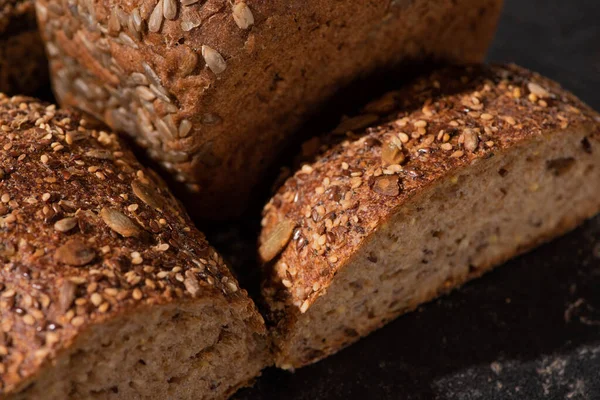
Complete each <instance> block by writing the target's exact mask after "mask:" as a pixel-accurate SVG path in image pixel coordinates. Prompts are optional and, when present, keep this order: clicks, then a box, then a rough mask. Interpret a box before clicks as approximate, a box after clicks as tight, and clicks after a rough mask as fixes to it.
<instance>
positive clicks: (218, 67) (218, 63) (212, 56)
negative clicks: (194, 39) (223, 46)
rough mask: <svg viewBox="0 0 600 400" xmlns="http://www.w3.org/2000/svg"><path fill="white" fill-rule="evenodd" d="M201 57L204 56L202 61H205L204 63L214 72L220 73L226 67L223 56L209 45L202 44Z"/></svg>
mask: <svg viewBox="0 0 600 400" xmlns="http://www.w3.org/2000/svg"><path fill="white" fill-rule="evenodd" d="M202 57H204V61H205V62H206V65H208V68H210V70H211V71H212V72H214V73H215V74H220V73H222V72H223V71H225V69H226V68H227V64H226V63H225V60H224V59H223V56H221V54H219V52H218V51H216V50H215V49H213V48H212V47H210V46H206V45H203V46H202Z"/></svg>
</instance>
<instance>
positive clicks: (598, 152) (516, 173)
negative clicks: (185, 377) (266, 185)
mask: <svg viewBox="0 0 600 400" xmlns="http://www.w3.org/2000/svg"><path fill="white" fill-rule="evenodd" d="M392 109H393V110H394V112H392V113H391V114H390V113H389V112H390V110H392ZM365 110H368V111H370V112H371V113H372V114H371V120H379V122H378V123H374V124H373V125H372V127H371V128H368V129H367V130H366V132H365V131H364V130H363V129H354V128H352V127H351V125H352V123H356V121H358V122H360V118H363V119H364V118H365V117H364V115H363V116H362V117H358V118H354V119H348V120H345V122H342V124H345V125H344V128H343V129H340V130H338V132H339V133H341V135H339V134H338V135H337V136H338V138H337V139H336V138H335V135H333V136H331V135H330V136H326V137H324V138H322V139H321V141H320V143H321V145H322V148H321V150H322V152H321V153H320V154H318V155H317V156H316V161H313V162H309V163H307V164H305V165H304V166H303V167H302V168H301V169H300V170H299V171H298V172H297V173H296V174H295V175H294V177H292V178H290V179H289V180H288V181H287V182H286V184H284V186H283V187H282V188H281V189H280V191H279V192H278V194H277V195H276V196H275V197H274V198H273V199H272V201H271V202H270V203H269V204H268V205H267V207H266V208H265V213H264V219H263V225H264V228H263V233H262V235H261V248H260V253H261V255H262V258H263V260H265V261H271V259H272V260H273V261H271V263H270V264H269V265H267V266H266V267H265V271H264V272H265V274H266V275H265V282H264V284H263V294H264V297H265V300H266V303H267V305H268V306H267V307H268V309H269V320H270V322H271V324H272V325H273V335H274V338H275V339H274V341H275V345H276V351H277V354H276V363H277V365H278V366H280V367H282V368H288V369H293V368H297V367H301V366H304V365H306V364H309V363H312V362H315V361H318V360H320V359H321V358H323V357H325V356H327V355H329V354H332V353H334V352H336V351H338V350H339V349H341V348H343V347H344V346H346V345H348V344H350V343H352V342H354V341H356V340H358V339H359V338H360V337H361V336H365V335H367V334H368V333H370V332H371V331H372V330H374V329H376V328H378V327H381V326H382V325H384V324H385V323H386V322H388V321H390V320H392V319H394V318H395V317H397V316H398V315H401V314H402V313H405V312H407V311H410V310H412V309H414V308H416V307H417V306H418V305H419V304H422V303H424V302H426V301H429V300H431V299H433V298H435V297H436V296H438V295H440V294H442V293H445V292H448V291H449V290H451V289H453V288H456V287H457V286H459V285H461V284H463V283H464V282H466V281H467V280H469V279H471V278H474V277H477V276H479V275H481V274H482V273H484V272H486V271H488V270H490V269H491V268H492V267H494V266H496V265H498V264H500V263H502V262H503V261H505V260H507V259H509V258H511V257H513V256H515V255H517V254H519V253H522V252H524V251H526V250H528V249H530V248H531V247H533V246H535V245H536V244H539V243H541V242H543V241H546V240H549V239H551V238H553V237H555V236H557V235H560V234H562V233H564V232H566V231H568V230H570V229H572V228H574V227H575V226H576V225H577V224H578V223H580V222H581V221H583V220H584V219H586V218H589V217H591V216H593V215H595V214H596V213H598V212H599V211H600V118H599V116H598V114H596V113H594V112H593V111H592V110H590V109H589V108H588V107H587V106H585V105H584V104H582V103H581V102H579V101H578V100H577V99H576V98H574V97H573V96H572V95H570V94H568V93H566V92H565V91H564V90H562V89H561V88H560V87H559V86H558V85H557V84H555V83H553V82H551V81H549V80H547V79H544V78H542V77H540V76H538V75H536V74H533V73H530V72H528V71H525V70H523V69H520V68H518V67H515V66H506V67H504V66H477V67H467V68H458V67H457V68H450V69H446V70H441V71H438V72H436V73H434V74H433V75H432V76H430V77H429V78H428V79H420V80H418V81H416V82H414V83H413V84H411V85H409V86H407V87H406V88H403V89H401V90H400V91H398V92H394V93H391V94H390V95H388V96H385V97H384V98H382V99H379V100H377V101H375V102H373V103H370V104H369V105H367V107H366V108H365ZM378 110H383V111H384V112H383V113H382V114H384V116H381V117H380V116H378V115H377V114H376V111H378ZM367 115H368V114H367ZM353 121H354V122H353ZM361 128H364V127H361ZM339 136H341V139H340V138H339ZM313 147H314V146H313ZM540 273H541V274H542V273H543V271H540Z"/></svg>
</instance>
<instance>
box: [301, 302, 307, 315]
mask: <svg viewBox="0 0 600 400" xmlns="http://www.w3.org/2000/svg"><path fill="white" fill-rule="evenodd" d="M308 307H309V304H308V300H305V301H304V302H303V303H302V306H300V312H301V313H302V314H304V313H305V312H306V311H308Z"/></svg>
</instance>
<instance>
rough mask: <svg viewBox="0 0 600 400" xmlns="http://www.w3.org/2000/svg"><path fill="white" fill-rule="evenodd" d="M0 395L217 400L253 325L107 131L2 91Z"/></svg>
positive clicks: (249, 307)
mask: <svg viewBox="0 0 600 400" xmlns="http://www.w3.org/2000/svg"><path fill="white" fill-rule="evenodd" d="M0 126H1V127H2V133H1V134H0V147H1V148H2V149H3V151H2V152H0V260H1V261H2V267H1V268H0V317H1V321H0V328H1V331H0V355H1V358H0V397H1V398H3V399H44V400H54V399H56V400H59V399H60V400H64V399H167V398H168V399H221V398H225V397H227V396H229V395H231V394H232V393H233V392H235V390H236V389H237V388H239V387H241V386H243V385H247V384H248V383H249V382H251V381H252V380H253V379H254V378H255V377H256V376H258V375H259V374H260V371H261V369H262V368H264V367H265V366H266V365H267V364H269V362H270V355H269V352H268V349H267V337H266V330H265V326H264V321H263V319H262V317H261V316H260V314H259V313H258V311H257V309H256V307H255V305H254V303H253V302H252V301H251V300H250V298H249V297H248V296H247V293H246V291H245V290H243V289H241V288H240V287H239V285H238V283H237V281H236V279H235V278H234V277H233V276H232V275H231V273H230V271H229V270H228V268H227V266H226V265H225V263H224V262H223V259H222V258H221V256H220V255H219V254H218V253H217V252H216V251H215V250H214V249H213V248H212V247H211V246H210V245H209V244H208V242H207V241H206V239H205V237H204V235H203V234H202V233H201V232H199V231H198V230H197V229H196V228H194V226H193V224H192V222H191V221H190V219H189V218H188V216H187V215H186V214H185V212H184V211H183V208H182V207H181V205H180V203H179V202H177V200H176V199H175V198H174V197H173V196H172V195H171V194H170V193H169V191H168V189H167V187H166V185H165V184H164V182H162V181H161V180H160V179H159V178H158V177H157V176H156V175H155V174H154V173H153V172H152V171H151V170H148V169H146V168H144V167H143V166H142V165H140V164H139V162H138V161H137V160H136V159H135V158H134V156H133V154H132V153H131V152H130V151H129V150H128V149H127V147H126V146H125V145H124V144H123V143H122V142H121V141H120V140H119V138H118V137H117V136H116V134H114V133H111V132H109V131H105V130H103V129H102V127H96V126H95V125H94V123H93V122H92V121H89V120H85V119H82V118H81V116H80V115H79V114H78V113H76V112H73V111H70V110H57V109H56V107H55V106H53V105H47V104H43V103H39V102H37V101H35V100H32V99H30V98H26V97H12V98H8V97H6V96H4V95H1V94H0Z"/></svg>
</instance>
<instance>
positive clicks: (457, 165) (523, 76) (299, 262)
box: [259, 65, 600, 368]
mask: <svg viewBox="0 0 600 400" xmlns="http://www.w3.org/2000/svg"><path fill="white" fill-rule="evenodd" d="M460 68H461V67H456V68H455V67H451V68H449V69H447V70H441V71H436V72H434V74H433V76H436V77H441V79H440V80H442V81H443V79H444V78H447V77H444V74H446V73H447V72H450V75H451V76H452V78H453V79H456V78H458V76H457V71H458V72H460ZM466 68H467V69H471V70H475V71H479V73H482V74H483V76H485V77H487V78H493V77H496V78H497V79H498V80H501V79H502V76H512V77H513V78H516V80H517V82H518V83H519V84H518V85H517V86H519V87H521V88H522V87H523V86H526V84H527V83H528V82H535V83H537V84H539V85H541V86H542V87H545V88H548V89H550V90H551V93H552V95H553V96H554V97H553V99H556V98H560V101H561V102H562V103H561V104H563V105H564V106H566V107H568V108H569V107H574V108H575V109H576V110H578V111H574V114H569V116H571V117H573V120H570V121H569V122H570V123H574V125H569V128H568V129H573V126H575V127H579V128H582V129H587V130H589V131H590V134H591V136H592V137H595V138H599V137H600V115H598V114H597V113H596V112H595V111H594V110H592V109H591V108H589V106H587V105H586V104H584V103H583V102H581V101H580V100H579V99H577V98H576V97H575V96H574V95H572V94H571V93H570V92H568V91H566V90H564V89H563V88H562V87H561V86H560V85H559V84H557V83H556V82H554V81H552V80H550V79H548V78H544V77H542V76H540V75H539V74H536V73H534V72H531V71H528V70H526V69H524V68H521V67H518V66H516V65H493V66H470V67H466ZM465 75H470V76H471V77H473V76H475V79H476V80H477V79H478V78H477V73H475V74H474V73H468V74H465ZM427 79H431V78H424V79H421V80H417V82H416V83H413V84H411V85H408V86H407V87H405V88H403V89H400V91H399V93H400V94H404V95H406V94H407V92H406V91H405V90H408V91H409V93H410V91H411V90H412V89H415V87H416V86H420V87H427V86H429V87H431V85H432V82H431V81H427ZM496 83H497V82H496ZM471 92H472V89H467V91H466V93H471ZM413 94H414V93H413ZM526 95H527V93H525V91H524V96H526ZM409 96H410V95H409ZM457 96H458V95H455V94H450V95H449V96H448V95H446V96H444V95H442V96H441V97H440V98H444V97H445V98H446V99H447V98H448V97H450V98H451V99H452V101H453V102H459V100H458V99H457ZM417 97H418V96H417ZM385 98H386V96H384V97H383V98H382V99H385ZM415 100H416V103H420V102H422V99H415ZM538 100H542V98H539V99H538ZM374 103H377V101H375V102H374ZM409 103H410V101H409ZM384 104H385V102H384ZM523 104H525V105H526V106H527V107H528V108H527V109H525V110H520V111H519V110H518V108H517V107H515V109H514V110H513V111H516V113H517V114H519V115H521V116H523V117H529V116H530V115H531V112H532V111H533V109H534V108H535V107H536V106H535V105H534V104H533V103H531V104H528V103H523ZM412 106H414V104H412ZM368 107H369V106H367V108H368ZM409 108H410V107H409ZM400 109H402V108H401V107H400ZM491 111H492V112H493V111H494V109H491ZM538 111H539V110H538ZM395 112H396V111H394V113H395ZM556 113H557V110H555V109H552V110H549V114H548V116H552V117H554V118H555V120H554V122H557V121H558V120H556ZM405 114H407V115H408V116H410V117H413V116H414V115H415V114H419V111H409V112H408V113H404V114H403V115H405ZM421 115H422V114H421ZM396 119H397V118H395V117H391V118H390V117H386V118H384V120H383V122H384V124H383V125H386V124H388V123H390V121H394V120H396ZM411 119H412V120H415V119H418V118H411ZM433 119H434V120H435V117H434V118H433ZM358 122H359V125H360V121H358ZM438 122H439V121H438ZM532 122H533V123H534V124H535V125H536V128H538V130H539V126H538V125H540V124H541V122H542V120H541V119H539V118H538V119H536V120H534V121H532ZM546 122H547V121H546ZM447 123H448V121H441V122H439V125H442V126H443V125H444V124H447ZM343 124H344V121H342V123H341V124H340V125H343ZM371 126H374V125H371ZM436 126H437V125H436ZM528 126H529V127H530V128H531V125H528ZM544 129H549V130H550V131H551V132H552V133H554V132H556V131H557V130H560V129H561V128H560V127H559V126H557V125H556V124H555V125H554V126H552V127H550V128H548V127H546V128H544ZM393 130H394V129H392V131H393ZM404 130H405V129H404V128H402V127H396V129H395V132H394V133H398V132H401V131H404ZM364 131H365V129H364V127H360V128H359V129H358V130H357V131H356V132H360V134H356V133H354V132H349V133H348V136H349V138H348V139H349V140H350V141H351V142H352V143H357V142H359V141H360V140H361V139H360V138H363V137H375V136H377V137H378V138H379V139H381V136H382V135H380V134H379V133H377V128H375V131H370V130H369V128H367V131H366V133H365V132H364ZM374 132H375V133H374ZM339 133H343V132H338V134H339ZM552 133H550V134H552ZM543 134H544V132H543V131H541V130H539V132H538V133H535V132H533V131H527V132H521V131H514V130H512V131H511V132H510V135H509V136H510V139H511V140H510V141H509V143H508V144H506V143H504V142H503V145H502V147H501V148H500V149H498V148H497V147H493V148H489V149H485V151H483V152H481V153H477V154H474V153H471V152H467V151H466V150H465V151H464V153H465V156H466V157H465V156H463V157H458V158H459V159H461V161H460V162H456V159H454V160H452V158H451V157H449V156H450V153H447V154H444V153H442V154H441V157H438V158H436V159H434V160H430V161H429V164H427V162H425V163H423V165H424V166H425V168H427V166H428V165H431V166H432V168H431V169H430V170H427V169H425V170H422V169H421V170H420V172H421V174H422V175H429V176H428V177H427V179H425V180H424V182H423V183H422V184H418V185H416V188H411V191H410V194H409V195H408V196H403V198H402V199H401V200H394V201H393V205H392V206H390V205H389V204H385V203H381V202H379V203H378V202H377V201H374V200H373V199H374V197H375V196H376V195H375V194H372V195H371V197H369V196H368V195H367V196H365V197H361V198H359V203H360V204H361V205H362V204H363V203H362V202H363V201H365V202H366V204H367V208H368V209H369V210H370V211H372V213H370V211H367V214H366V217H365V215H364V214H363V215H361V220H360V222H359V225H360V226H362V227H364V228H365V229H366V230H367V231H368V233H366V234H365V235H364V236H361V235H358V237H356V235H354V236H352V235H349V236H352V237H350V238H348V236H347V237H345V242H346V243H349V245H347V246H345V247H344V248H342V250H341V251H336V250H333V251H331V252H328V254H327V256H324V255H318V254H316V253H315V252H310V251H308V252H307V253H303V255H302V256H299V255H298V251H297V249H296V248H294V247H296V246H295V244H296V243H295V242H296V240H295V238H294V237H293V236H296V231H294V234H293V235H292V233H291V232H290V234H289V235H287V234H286V236H285V239H284V242H282V244H281V247H280V248H279V251H278V253H277V255H276V256H275V257H274V258H273V259H272V260H271V259H265V258H264V256H262V257H261V255H260V248H259V259H261V258H262V260H263V263H264V265H263V267H262V268H263V283H262V294H263V305H264V306H265V308H266V311H265V315H266V319H267V322H268V325H269V326H271V331H272V333H271V334H272V336H273V342H274V346H275V348H276V349H277V348H279V349H280V351H281V349H284V348H285V340H286V339H287V337H288V334H289V333H290V332H293V330H294V324H295V321H296V320H297V318H300V317H301V315H302V311H301V309H302V308H304V311H306V310H307V309H309V308H310V306H311V305H312V304H313V303H314V301H316V299H317V298H318V297H320V296H321V295H326V291H327V288H328V287H329V285H330V284H331V282H332V281H333V279H335V274H336V273H337V272H339V271H340V270H341V269H342V268H344V267H345V266H346V265H348V264H349V263H350V262H351V260H352V258H353V257H354V256H355V255H356V251H357V250H358V249H360V248H362V247H363V246H364V244H365V243H366V241H367V240H369V239H370V238H371V237H372V234H373V233H374V232H375V230H374V229H372V228H369V225H372V226H375V227H376V226H379V225H381V224H384V223H385V222H386V221H387V220H388V219H389V218H390V217H391V216H392V215H394V213H395V212H394V210H395V209H398V208H400V207H402V206H403V205H404V204H405V203H407V202H408V201H410V200H411V199H413V198H415V197H416V196H419V195H420V194H421V193H423V192H424V191H425V190H426V189H427V188H429V187H431V186H433V185H435V184H436V183H437V182H439V180H440V179H450V178H451V177H452V176H453V175H454V176H457V175H458V174H459V173H460V172H461V170H464V169H466V168H469V164H470V163H471V161H472V160H474V159H481V158H485V157H486V156H488V155H489V154H492V153H493V154H494V155H495V156H498V157H502V153H501V152H503V151H509V150H510V149H511V148H513V147H514V146H519V145H526V141H528V140H534V139H535V138H536V137H541V136H543ZM332 136H335V135H332V134H329V135H326V136H324V137H323V138H322V140H321V142H322V143H325V144H324V145H323V146H322V148H321V149H319V152H318V155H317V156H316V158H315V156H314V155H311V156H310V157H309V159H316V160H319V161H321V160H325V161H324V162H323V165H324V168H326V170H325V171H327V172H329V171H331V170H336V169H337V170H341V168H340V167H339V166H334V165H330V164H331V162H330V163H329V164H328V161H330V158H331V157H332V155H335V154H344V152H345V151H346V148H345V147H343V144H340V143H339V142H340V140H341V139H339V138H334V139H333V140H331V139H332ZM363 139H364V138H363ZM411 140H412V139H411ZM382 142H383V140H382ZM331 143H333V144H331ZM350 146H352V144H350ZM311 147H314V146H311ZM355 147H356V146H355ZM371 150H372V149H371ZM479 150H481V148H479ZM498 150H500V151H501V152H498ZM378 153H379V152H378ZM371 157H372V156H371ZM365 158H369V155H366V156H365ZM465 158H466V161H465V160H464V159H465ZM442 160H444V161H443V163H449V162H451V163H453V164H452V166H451V167H447V168H446V170H445V171H444V170H443V169H442V170H441V171H440V170H439V169H436V166H435V164H436V163H439V162H440V161H442ZM411 163H412V161H411V160H409V161H408V162H407V163H406V164H403V167H404V169H410V168H411ZM308 164H309V165H310V166H311V168H312V167H314V166H315V164H311V161H309V162H308ZM384 165H385V164H384ZM327 172H325V173H323V172H321V173H319V176H321V178H323V177H325V176H326V175H327V176H328V174H327ZM300 173H302V169H300V171H297V172H296V173H295V174H294V176H297V175H298V174H300ZM293 179H294V178H290V179H288V180H287V181H286V184H284V186H283V187H281V188H280V189H279V191H278V192H277V194H276V195H275V196H274V197H273V198H272V199H271V201H270V202H269V204H267V206H266V207H265V209H264V211H263V217H264V218H263V229H262V232H261V236H260V239H259V246H264V244H265V242H268V240H269V235H270V234H271V233H272V232H274V231H276V230H277V228H278V226H281V225H282V224H285V223H287V222H288V221H292V223H291V224H290V225H291V226H294V227H298V226H301V223H300V221H301V220H303V219H306V217H305V216H303V215H302V214H303V213H304V212H303V211H302V210H301V208H303V207H306V206H307V205H308V206H309V207H310V209H314V207H315V206H316V204H317V203H318V202H319V201H320V200H322V197H321V196H308V199H309V200H308V201H306V200H305V198H302V200H301V201H300V202H299V203H297V204H294V203H290V202H285V201H284V200H283V199H284V198H285V197H288V198H289V197H290V193H294V192H295V190H294V186H295V185H291V187H289V186H288V185H289V182H290V181H292V180H293ZM308 180H309V181H310V182H309V185H308V186H310V187H315V186H317V185H315V180H316V181H319V180H320V179H312V180H311V179H310V178H309V179H308ZM301 183H302V184H303V185H307V181H301ZM400 194H402V193H400ZM274 200H275V201H274ZM277 200H279V201H277ZM274 203H276V204H274ZM377 207H379V214H377V210H376V208H377ZM381 208H383V209H384V210H385V211H383V212H381ZM355 210H356V209H354V208H353V209H350V211H349V212H350V214H356V213H355V212H354V211H355ZM597 212H598V210H586V212H582V213H581V214H578V215H575V216H574V217H573V219H572V220H571V221H565V222H564V223H563V224H561V225H560V226H558V227H557V228H556V229H554V230H553V231H552V232H550V233H547V234H546V235H544V236H543V237H540V238H538V240H534V241H533V242H532V243H530V244H527V245H526V246H524V248H523V249H519V250H518V251H517V252H515V253H514V254H512V253H509V254H505V255H502V256H500V257H498V258H497V259H496V260H494V261H492V262H490V263H489V264H487V265H485V266H483V267H482V268H481V272H477V273H475V274H474V275H473V276H471V275H466V276H465V277H464V280H462V281H460V282H455V283H454V285H453V286H452V288H455V287H456V286H458V285H460V284H462V283H464V282H466V281H467V280H469V279H471V277H477V276H479V275H481V274H483V273H485V272H487V271H488V270H489V269H490V268H491V267H493V266H495V265H497V264H499V263H501V262H504V261H506V260H508V259H510V258H512V257H513V256H515V255H518V254H521V253H523V252H525V251H527V250H529V249H531V248H533V247H535V246H536V245H538V244H540V243H543V242H545V241H547V240H549V239H551V238H553V237H556V236H558V235H559V234H561V233H565V232H567V231H569V230H571V229H573V228H574V227H576V226H577V224H579V223H580V222H582V221H583V220H585V219H586V218H589V217H592V216H593V215H594V214H595V213H597ZM352 216H353V215H350V217H349V218H352ZM375 229H376V228H375ZM306 246H308V244H307V245H306ZM270 255H271V254H269V256H270ZM331 255H333V256H334V257H336V258H337V259H338V260H337V261H338V262H337V265H335V266H332V265H331V264H332V263H331V262H329V261H328V259H327V258H328V257H330V256H331ZM282 264H284V265H285V266H286V267H289V266H291V267H293V268H294V269H295V270H296V274H297V275H299V274H300V273H302V272H305V273H306V275H305V276H307V277H308V278H306V277H305V278H304V279H303V280H302V282H304V285H303V286H304V287H308V286H310V285H312V284H313V283H317V282H318V284H319V288H318V290H317V291H312V293H311V294H310V295H309V296H307V297H305V298H300V299H298V298H297V297H294V296H293V295H292V294H290V292H291V291H292V290H294V289H296V287H297V286H296V285H295V282H294V280H293V277H292V276H291V275H290V273H289V272H287V273H286V272H285V268H284V271H281V265H282ZM334 264H335V263H334ZM283 279H288V280H289V281H290V282H292V286H291V287H290V288H289V289H288V288H286V287H285V285H283V284H282V280H283ZM452 288H451V289H452ZM306 291H307V290H305V292H306ZM442 293H445V291H443V290H442V291H441V292H440V293H439V294H442ZM305 302H306V303H305ZM417 306H418V304H417V305H414V307H415V308H416V307H417ZM339 344H340V345H341V344H342V343H341V342H340V343H339ZM275 352H276V355H275V358H276V363H277V365H278V366H285V367H286V368H289V367H290V365H289V364H288V365H285V364H286V363H285V362H284V361H283V360H285V357H286V356H287V355H286V354H285V353H280V354H277V350H275ZM321 358H322V357H321ZM321 358H319V359H321ZM319 359H310V360H305V362H303V363H302V364H301V365H292V368H293V367H300V366H304V365H308V364H310V363H312V362H315V361H318V360H319Z"/></svg>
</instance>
